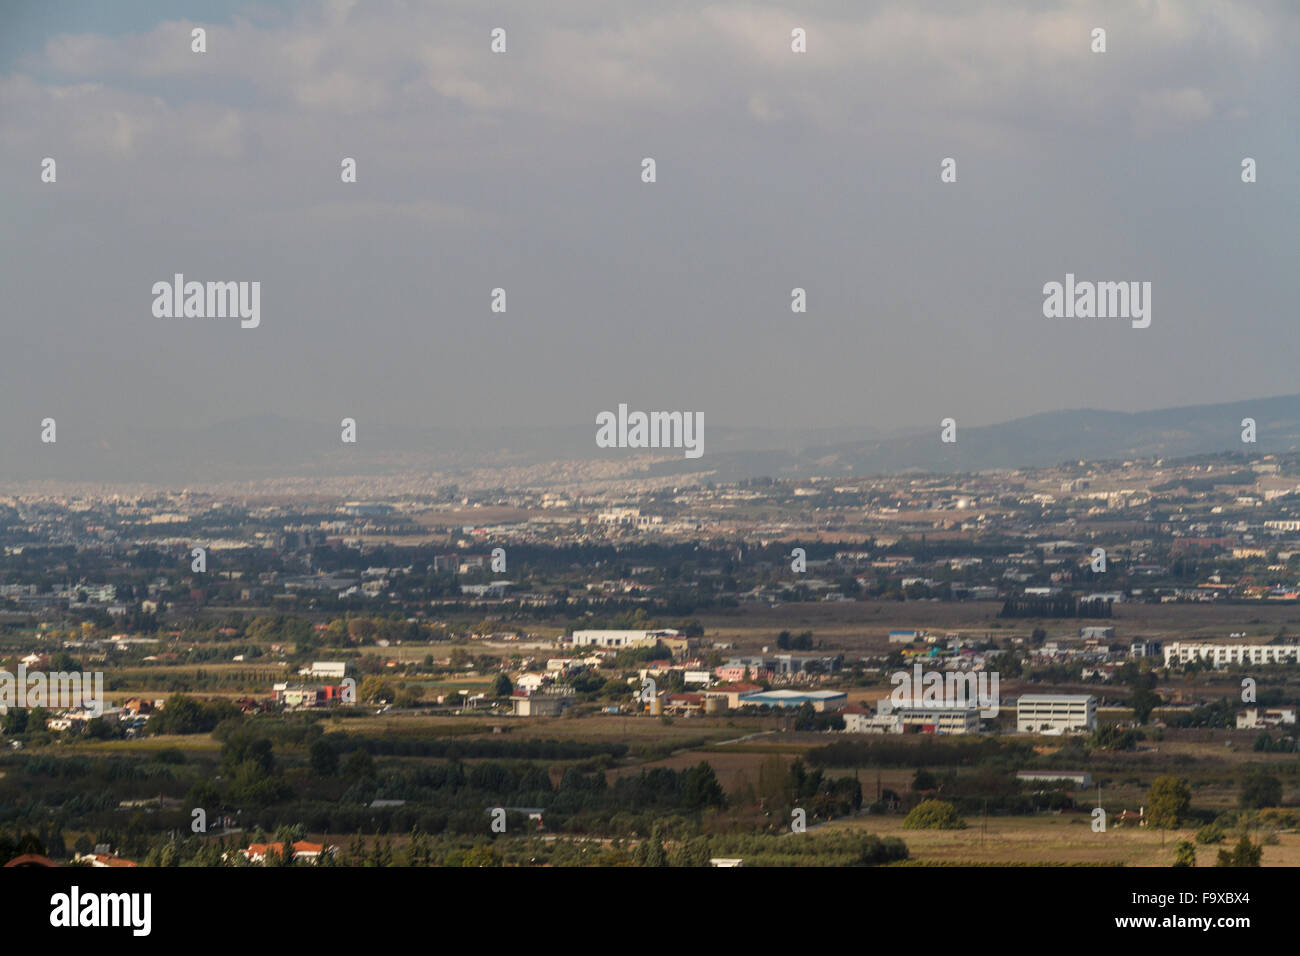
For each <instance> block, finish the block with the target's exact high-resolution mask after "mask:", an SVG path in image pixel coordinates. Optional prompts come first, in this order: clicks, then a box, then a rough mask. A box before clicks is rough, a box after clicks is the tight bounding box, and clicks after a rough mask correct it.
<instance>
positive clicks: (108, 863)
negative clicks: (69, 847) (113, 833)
mask: <svg viewBox="0 0 1300 956" xmlns="http://www.w3.org/2000/svg"><path fill="white" fill-rule="evenodd" d="M72 859H73V862H74V863H88V864H90V865H91V866H93V867H95V868H100V867H112V866H139V865H140V864H138V863H136V862H134V861H132V860H127V859H124V858H122V857H120V856H116V855H110V854H108V853H78V854H77V855H76V856H74V857H73V858H72Z"/></svg>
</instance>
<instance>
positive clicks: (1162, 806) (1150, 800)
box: [1147, 777, 1192, 830]
mask: <svg viewBox="0 0 1300 956" xmlns="http://www.w3.org/2000/svg"><path fill="white" fill-rule="evenodd" d="M1191 807H1192V795H1191V792H1190V791H1189V790H1188V789H1187V781H1186V780H1180V779H1179V778H1178V777H1157V778H1156V779H1155V780H1154V781H1152V783H1151V789H1150V790H1148V791H1147V822H1148V823H1149V824H1150V825H1151V826H1153V827H1163V828H1165V829H1169V830H1173V829H1177V827H1178V826H1179V825H1180V824H1181V823H1182V822H1183V820H1185V819H1186V818H1187V814H1188V811H1190V810H1191Z"/></svg>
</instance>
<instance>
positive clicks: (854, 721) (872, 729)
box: [841, 709, 903, 734]
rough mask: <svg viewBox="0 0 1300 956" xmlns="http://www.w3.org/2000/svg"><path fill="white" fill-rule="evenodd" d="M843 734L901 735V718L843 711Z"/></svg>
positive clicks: (890, 715)
mask: <svg viewBox="0 0 1300 956" xmlns="http://www.w3.org/2000/svg"><path fill="white" fill-rule="evenodd" d="M841 716H843V718H844V733H846V734H901V733H902V732H903V718H902V717H901V716H899V715H898V714H872V713H868V712H867V711H865V710H856V709H855V710H849V711H845V712H844V713H843V714H842V715H841Z"/></svg>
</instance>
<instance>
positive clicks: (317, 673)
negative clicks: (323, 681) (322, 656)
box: [298, 661, 348, 680]
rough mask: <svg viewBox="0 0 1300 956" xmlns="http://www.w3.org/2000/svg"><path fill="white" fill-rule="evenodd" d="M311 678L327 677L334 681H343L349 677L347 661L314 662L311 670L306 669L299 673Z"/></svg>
mask: <svg viewBox="0 0 1300 956" xmlns="http://www.w3.org/2000/svg"><path fill="white" fill-rule="evenodd" d="M298 673H299V674H305V675H307V676H309V677H327V678H331V679H333V680H342V679H343V678H345V677H347V676H348V663H347V661H312V662H311V667H310V668H304V669H303V670H300V671H299V672H298Z"/></svg>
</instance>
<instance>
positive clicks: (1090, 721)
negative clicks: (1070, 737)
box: [1016, 694, 1097, 734]
mask: <svg viewBox="0 0 1300 956" xmlns="http://www.w3.org/2000/svg"><path fill="white" fill-rule="evenodd" d="M1016 729H1017V730H1019V731H1020V732H1021V733H1030V734H1041V733H1057V734H1059V733H1067V732H1069V731H1075V730H1096V729H1097V698H1096V697H1093V696H1092V695H1091V694H1023V695H1021V697H1020V699H1019V700H1018V701H1017V702H1016Z"/></svg>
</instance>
